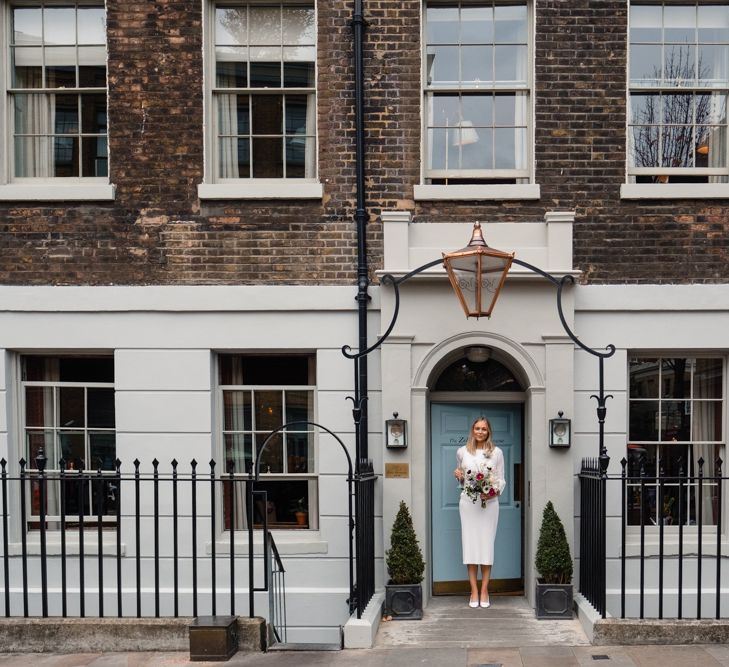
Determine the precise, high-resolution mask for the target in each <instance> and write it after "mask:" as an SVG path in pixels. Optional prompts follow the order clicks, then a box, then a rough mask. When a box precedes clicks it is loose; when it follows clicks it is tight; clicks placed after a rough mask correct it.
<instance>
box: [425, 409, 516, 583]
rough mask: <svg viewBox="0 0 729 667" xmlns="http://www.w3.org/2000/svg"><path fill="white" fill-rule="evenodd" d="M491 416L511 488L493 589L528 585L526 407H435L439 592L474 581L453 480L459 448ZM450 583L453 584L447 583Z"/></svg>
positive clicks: (503, 509) (503, 508) (502, 510)
mask: <svg viewBox="0 0 729 667" xmlns="http://www.w3.org/2000/svg"><path fill="white" fill-rule="evenodd" d="M480 416H486V417H487V418H488V420H489V421H490V422H491V428H492V429H493V435H492V438H493V441H494V443H495V444H496V445H497V446H498V447H500V448H501V450H502V451H503V453H504V474H505V477H506V489H505V490H504V493H503V494H502V495H501V497H500V498H499V505H500V506H499V527H498V530H497V532H496V551H495V554H494V565H493V569H492V571H491V578H492V580H494V586H493V588H492V589H493V590H498V589H502V590H509V589H510V590H518V589H519V588H520V586H521V581H522V552H521V542H522V538H521V536H522V530H521V523H522V522H521V500H522V499H521V496H520V489H521V448H522V437H521V425H522V405H521V404H520V403H486V404H482V403H465V404H458V403H455V404H454V403H433V404H432V405H431V439H432V443H431V471H432V481H433V492H432V496H431V497H432V507H431V510H432V514H431V516H432V536H433V548H432V555H433V592H434V593H447V592H456V591H457V590H459V589H460V588H461V587H460V586H458V585H457V584H456V583H455V582H465V581H466V580H467V579H468V573H467V571H466V566H465V565H463V560H462V554H461V521H460V518H459V515H458V500H459V497H460V490H459V488H458V483H457V482H456V480H455V478H454V477H453V470H454V469H455V467H456V450H457V449H458V448H459V447H461V446H462V445H465V444H466V439H467V438H468V431H469V429H470V427H471V424H472V423H473V422H474V420H475V419H476V418H478V417H480ZM446 582H451V583H450V584H447V583H446Z"/></svg>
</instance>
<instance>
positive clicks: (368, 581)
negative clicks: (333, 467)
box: [354, 460, 377, 618]
mask: <svg viewBox="0 0 729 667" xmlns="http://www.w3.org/2000/svg"><path fill="white" fill-rule="evenodd" d="M376 480H377V476H376V475H375V473H374V470H373V468H372V461H370V460H361V461H359V462H358V465H357V473H356V474H355V479H354V486H355V500H356V514H355V516H356V526H355V528H356V531H355V533H356V542H357V584H356V591H355V596H354V597H355V599H354V602H356V609H357V618H362V613H363V612H364V610H365V607H366V606H367V603H368V602H369V601H370V600H371V599H372V596H373V595H374V594H375V481H376Z"/></svg>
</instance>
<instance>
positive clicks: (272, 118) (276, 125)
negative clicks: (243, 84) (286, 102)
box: [251, 95, 283, 162]
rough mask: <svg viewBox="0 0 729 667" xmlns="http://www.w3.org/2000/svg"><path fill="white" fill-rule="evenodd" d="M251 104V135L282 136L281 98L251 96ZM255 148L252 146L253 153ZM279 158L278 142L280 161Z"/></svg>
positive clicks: (278, 96) (279, 152)
mask: <svg viewBox="0 0 729 667" xmlns="http://www.w3.org/2000/svg"><path fill="white" fill-rule="evenodd" d="M251 102H252V111H253V134H282V133H283V97H282V96H281V95H253V96H252V97H251ZM255 148H256V146H255V144H254V151H255ZM274 151H275V149H274ZM259 157H261V156H259ZM280 157H281V148H280V142H279V149H278V158H279V159H280ZM254 162H255V161H254Z"/></svg>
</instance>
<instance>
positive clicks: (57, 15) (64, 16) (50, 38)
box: [43, 7, 76, 44]
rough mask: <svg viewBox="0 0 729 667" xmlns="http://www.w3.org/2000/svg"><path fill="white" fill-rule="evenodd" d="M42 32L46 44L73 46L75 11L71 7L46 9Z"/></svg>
mask: <svg viewBox="0 0 729 667" xmlns="http://www.w3.org/2000/svg"><path fill="white" fill-rule="evenodd" d="M43 31H44V32H43V34H44V41H45V43H46V44H75V43H76V10H75V9H74V8H73V7H46V8H45V9H44V11H43Z"/></svg>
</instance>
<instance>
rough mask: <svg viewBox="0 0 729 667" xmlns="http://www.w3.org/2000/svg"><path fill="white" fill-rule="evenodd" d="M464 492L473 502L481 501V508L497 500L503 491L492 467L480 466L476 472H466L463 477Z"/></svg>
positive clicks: (471, 470) (472, 470)
mask: <svg viewBox="0 0 729 667" xmlns="http://www.w3.org/2000/svg"><path fill="white" fill-rule="evenodd" d="M463 490H464V492H465V494H466V495H467V496H468V498H469V499H470V500H471V502H473V503H475V502H478V501H479V500H480V501H481V507H486V503H487V502H488V501H489V500H491V499H492V498H495V497H496V495H497V494H498V492H499V491H500V490H501V484H500V483H499V480H498V479H497V478H496V475H494V473H493V470H492V468H491V466H489V465H479V466H478V467H477V468H476V469H475V470H474V469H470V470H466V471H465V474H464V477H463Z"/></svg>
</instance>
